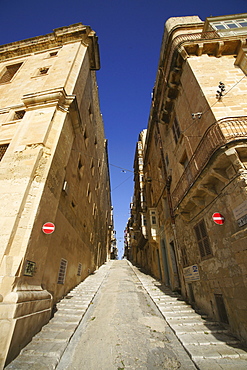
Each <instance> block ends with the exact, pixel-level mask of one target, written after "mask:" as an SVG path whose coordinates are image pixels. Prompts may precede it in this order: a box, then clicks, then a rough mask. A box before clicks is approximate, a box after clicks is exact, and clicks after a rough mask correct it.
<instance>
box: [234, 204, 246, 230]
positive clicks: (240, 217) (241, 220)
mask: <svg viewBox="0 0 247 370" xmlns="http://www.w3.org/2000/svg"><path fill="white" fill-rule="evenodd" d="M233 214H234V217H235V219H236V220H237V222H238V226H239V227H241V226H243V225H246V224H247V200H246V201H245V202H243V203H241V204H240V205H239V206H238V207H236V208H234V209H233Z"/></svg>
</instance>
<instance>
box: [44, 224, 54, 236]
mask: <svg viewBox="0 0 247 370" xmlns="http://www.w3.org/2000/svg"><path fill="white" fill-rule="evenodd" d="M54 230H55V225H54V224H53V223H52V222H46V223H45V224H44V225H43V226H42V231H43V233H45V234H52V233H53V231H54Z"/></svg>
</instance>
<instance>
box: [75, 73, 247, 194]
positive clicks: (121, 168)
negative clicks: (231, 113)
mask: <svg viewBox="0 0 247 370" xmlns="http://www.w3.org/2000/svg"><path fill="white" fill-rule="evenodd" d="M245 77H246V76H243V77H242V78H241V79H240V80H239V81H237V82H236V83H235V84H234V85H232V86H231V87H230V88H229V89H228V90H227V91H226V92H225V94H224V95H223V97H224V96H226V95H227V94H228V93H229V92H230V91H231V90H232V89H233V88H234V87H236V86H237V85H238V84H239V83H240V82H241V81H242V80H243V79H244V78H245ZM218 102H219V100H218V99H217V100H216V101H215V102H214V103H213V104H211V105H210V106H209V108H207V109H206V110H205V111H204V112H201V114H202V115H204V114H206V113H207V112H208V111H210V110H211V108H212V107H214V106H215V105H216V104H217V103H218ZM190 109H191V108H190ZM198 120H199V118H197V119H193V121H192V122H191V124H190V125H189V126H188V127H186V129H185V130H183V131H181V134H184V133H185V132H187V131H188V130H189V129H190V128H191V127H192V126H193V125H194V124H195V123H196V122H197V121H198ZM216 122H217V121H215V122H213V123H216ZM202 136H203V135H193V137H202ZM188 137H191V136H188ZM162 143H165V141H164V140H162ZM172 143H173V140H171V141H170V142H168V143H165V144H166V148H167V147H169V146H170V145H171V144H172ZM80 153H83V154H84V155H86V156H88V157H90V158H93V159H95V160H96V161H100V162H101V163H108V164H109V166H112V167H115V168H118V169H120V170H121V171H122V172H131V173H132V174H133V175H135V174H140V171H134V170H130V169H128V168H125V167H122V166H117V165H115V164H113V163H109V162H108V161H106V160H105V159H100V158H96V157H94V156H93V155H90V154H88V153H86V152H82V151H80ZM131 177H132V175H131V176H129V177H128V178H127V179H125V180H124V181H123V182H121V183H120V184H119V185H117V186H116V187H115V188H114V189H112V191H114V190H115V189H117V188H118V187H120V186H121V185H122V184H124V183H125V182H126V181H127V180H129V179H130V178H131ZM152 181H157V182H161V183H165V181H162V180H161V179H155V178H152Z"/></svg>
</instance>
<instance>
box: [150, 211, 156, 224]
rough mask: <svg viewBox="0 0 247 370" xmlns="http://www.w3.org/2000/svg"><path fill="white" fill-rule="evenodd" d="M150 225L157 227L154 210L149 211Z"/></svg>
mask: <svg viewBox="0 0 247 370" xmlns="http://www.w3.org/2000/svg"><path fill="white" fill-rule="evenodd" d="M150 223H151V226H152V225H157V215H156V211H155V210H150Z"/></svg>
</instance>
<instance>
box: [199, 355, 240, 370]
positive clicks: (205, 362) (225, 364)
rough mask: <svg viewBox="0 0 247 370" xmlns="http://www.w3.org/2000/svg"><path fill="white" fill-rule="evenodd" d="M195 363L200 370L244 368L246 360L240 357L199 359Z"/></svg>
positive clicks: (238, 369)
mask: <svg viewBox="0 0 247 370" xmlns="http://www.w3.org/2000/svg"><path fill="white" fill-rule="evenodd" d="M196 364H197V366H198V368H199V369H200V370H211V369H213V370H222V369H224V370H233V369H234V370H246V361H245V360H243V359H241V358H234V359H230V358H222V357H221V358H220V359H216V358H214V359H208V358H207V359H205V358H203V359H199V360H197V361H196Z"/></svg>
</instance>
